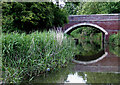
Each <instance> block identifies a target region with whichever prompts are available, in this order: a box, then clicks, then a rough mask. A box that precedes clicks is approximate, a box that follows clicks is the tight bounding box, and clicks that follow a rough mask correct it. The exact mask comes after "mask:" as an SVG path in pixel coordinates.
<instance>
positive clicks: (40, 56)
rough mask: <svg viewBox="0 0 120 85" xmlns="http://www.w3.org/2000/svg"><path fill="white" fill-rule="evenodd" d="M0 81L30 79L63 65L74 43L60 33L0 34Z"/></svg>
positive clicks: (66, 61)
mask: <svg viewBox="0 0 120 85" xmlns="http://www.w3.org/2000/svg"><path fill="white" fill-rule="evenodd" d="M2 36H3V37H2V58H3V60H4V61H3V68H2V70H3V71H4V72H5V73H3V78H4V80H3V81H4V82H8V83H18V82H21V81H22V80H24V79H28V80H32V79H33V78H34V77H35V76H38V75H40V74H43V73H45V72H47V71H51V70H58V69H59V68H61V67H65V66H66V65H67V63H69V62H70V61H71V60H72V58H73V56H74V43H73V41H72V40H71V39H69V38H67V37H66V36H64V34H63V33H62V32H59V33H57V32H54V31H49V32H34V33H32V34H29V35H26V34H25V33H22V34H18V33H10V34H8V33H6V34H2Z"/></svg>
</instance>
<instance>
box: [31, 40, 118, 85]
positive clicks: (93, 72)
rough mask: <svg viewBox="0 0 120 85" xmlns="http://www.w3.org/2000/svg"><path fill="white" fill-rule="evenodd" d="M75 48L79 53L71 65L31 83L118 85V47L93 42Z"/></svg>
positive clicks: (36, 78)
mask: <svg viewBox="0 0 120 85" xmlns="http://www.w3.org/2000/svg"><path fill="white" fill-rule="evenodd" d="M77 46H78V49H77V50H79V51H77V55H76V56H75V57H74V60H73V63H70V64H69V65H68V66H67V67H66V68H61V69H60V70H59V71H56V72H55V71H53V72H51V73H48V74H45V75H41V76H38V77H35V78H34V79H33V80H32V81H31V83H90V84H91V85H92V84H94V83H120V70H119V68H120V67H119V66H120V62H119V60H120V57H119V53H118V51H117V50H118V48H119V47H117V50H115V49H116V48H114V47H113V46H111V47H110V46H108V45H106V46H103V45H101V43H95V42H79V45H77ZM103 47H105V48H103ZM116 51H117V52H116ZM119 51H120V50H119ZM80 62H82V63H80ZM83 62H84V63H83ZM113 85H114V84H113Z"/></svg>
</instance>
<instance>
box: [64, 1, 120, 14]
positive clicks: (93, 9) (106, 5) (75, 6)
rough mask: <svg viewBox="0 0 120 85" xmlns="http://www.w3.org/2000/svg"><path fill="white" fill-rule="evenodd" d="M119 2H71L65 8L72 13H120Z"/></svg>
mask: <svg viewBox="0 0 120 85" xmlns="http://www.w3.org/2000/svg"><path fill="white" fill-rule="evenodd" d="M119 4H120V1H119V2H70V3H66V6H65V9H66V10H67V12H68V13H69V14H70V15H83V14H109V13H120V5H119Z"/></svg>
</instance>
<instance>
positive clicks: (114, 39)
mask: <svg viewBox="0 0 120 85" xmlns="http://www.w3.org/2000/svg"><path fill="white" fill-rule="evenodd" d="M119 33H120V32H118V34H113V35H111V36H110V38H109V42H110V44H113V45H116V46H120V42H119V41H120V36H119Z"/></svg>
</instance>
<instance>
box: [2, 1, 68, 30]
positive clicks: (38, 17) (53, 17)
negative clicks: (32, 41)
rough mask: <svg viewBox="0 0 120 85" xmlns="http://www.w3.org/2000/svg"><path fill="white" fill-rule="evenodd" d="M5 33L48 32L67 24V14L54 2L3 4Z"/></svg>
mask: <svg viewBox="0 0 120 85" xmlns="http://www.w3.org/2000/svg"><path fill="white" fill-rule="evenodd" d="M2 9H3V12H2V13H3V31H7V30H9V31H15V30H22V31H25V32H30V31H33V30H44V29H46V30H48V29H49V28H52V27H54V26H55V27H58V26H63V25H64V23H67V22H68V20H67V17H68V16H67V13H66V12H65V10H64V9H60V8H59V7H57V6H56V5H54V4H53V3H52V2H22V3H20V2H15V3H13V2H11V3H10V2H8V3H3V8H2Z"/></svg>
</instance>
